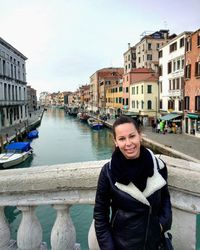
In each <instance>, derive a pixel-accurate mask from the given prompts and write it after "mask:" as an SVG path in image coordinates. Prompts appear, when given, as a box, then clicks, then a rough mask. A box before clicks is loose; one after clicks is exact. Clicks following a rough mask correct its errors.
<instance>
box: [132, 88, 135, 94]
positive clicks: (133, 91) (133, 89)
mask: <svg viewBox="0 0 200 250" xmlns="http://www.w3.org/2000/svg"><path fill="white" fill-rule="evenodd" d="M132 95H135V87H132Z"/></svg>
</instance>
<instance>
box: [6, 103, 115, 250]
mask: <svg viewBox="0 0 200 250" xmlns="http://www.w3.org/2000/svg"><path fill="white" fill-rule="evenodd" d="M38 131H39V137H38V138H37V139H34V140H33V141H32V142H31V146H32V147H33V150H34V155H33V157H32V158H31V159H29V160H28V161H26V162H24V163H23V164H21V165H19V166H17V167H20V168H27V167H35V166H44V165H55V164H63V163H70V162H83V161H92V160H103V159H109V158H110V156H111V153H112V150H113V143H112V134H111V130H110V129H107V128H104V129H102V130H99V131H95V130H92V129H91V128H90V127H89V126H88V125H87V123H83V122H80V121H79V120H78V118H74V117H71V116H69V115H67V114H65V112H64V110H62V109H56V108H52V109H48V110H47V111H46V112H45V113H44V115H43V119H42V122H41V125H40V126H39V127H38ZM5 213H6V217H7V219H8V221H9V223H10V226H11V232H12V238H14V239H16V233H17V228H18V226H19V223H20V220H21V214H20V213H19V211H18V210H17V209H16V207H7V208H6V211H5ZM92 213H93V207H92V206H91V205H74V206H72V207H71V209H70V214H71V217H72V220H73V222H74V225H75V228H76V241H77V243H80V244H81V249H82V250H88V244H87V234H88V230H89V227H90V224H91V221H92ZM36 214H37V216H38V218H39V220H40V223H41V225H42V228H43V241H45V242H47V244H48V249H50V233H51V229H52V227H53V223H54V221H55V216H56V214H55V210H54V209H53V208H52V207H51V206H39V207H37V209H36Z"/></svg>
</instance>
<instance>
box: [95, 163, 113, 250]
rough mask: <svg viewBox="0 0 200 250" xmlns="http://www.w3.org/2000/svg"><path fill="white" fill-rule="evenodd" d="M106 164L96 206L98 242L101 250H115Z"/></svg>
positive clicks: (101, 177) (100, 176)
mask: <svg viewBox="0 0 200 250" xmlns="http://www.w3.org/2000/svg"><path fill="white" fill-rule="evenodd" d="M107 167H108V164H106V165H105V166H104V167H103V168H102V170H101V173H100V175H99V180H98V184H97V192H96V198H95V206H94V220H95V231H96V236H97V241H98V243H99V247H100V249H101V250H108V249H109V250H114V249H115V248H114V243H113V239H112V235H111V231H110V223H109V222H110V219H109V218H110V202H111V197H110V182H109V179H108V176H107V169H106V168H107Z"/></svg>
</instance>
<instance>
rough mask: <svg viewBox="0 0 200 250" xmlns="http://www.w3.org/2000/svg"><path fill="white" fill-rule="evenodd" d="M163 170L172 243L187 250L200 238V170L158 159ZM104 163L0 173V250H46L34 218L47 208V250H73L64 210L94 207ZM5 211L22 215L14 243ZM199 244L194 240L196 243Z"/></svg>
mask: <svg viewBox="0 0 200 250" xmlns="http://www.w3.org/2000/svg"><path fill="white" fill-rule="evenodd" d="M161 157H162V158H163V159H164V160H165V161H166V163H167V165H168V172H169V187H170V193H171V199H172V204H173V228H172V233H173V241H174V245H175V249H176V250H179V249H181V250H190V249H191V250H192V249H195V247H196V246H197V244H198V243H197V239H198V238H200V235H199V234H200V228H198V226H197V224H198V223H197V221H199V220H198V219H197V217H198V214H199V213H200V164H198V163H192V162H189V161H185V160H180V159H177V158H172V157H168V156H161ZM105 162H107V160H105V161H91V162H82V163H71V164H62V165H54V166H41V167H32V168H27V169H25V168H23V169H9V170H1V175H0V250H8V249H9V250H15V249H18V250H45V249H47V246H46V244H45V243H44V242H42V228H41V225H40V221H39V220H38V218H37V216H36V214H35V208H36V207H37V206H39V205H47V204H50V205H52V206H53V208H54V209H55V210H56V214H57V216H56V219H55V222H54V225H53V228H52V231H51V235H50V236H49V238H50V242H51V249H52V250H75V249H80V248H81V246H80V245H79V244H78V243H76V230H75V228H74V225H73V221H72V219H71V217H70V212H69V207H70V206H72V205H74V204H94V198H95V190H96V184H97V179H98V175H99V172H100V169H101V167H102V166H103V164H104V163H105ZM5 206H16V207H17V208H18V209H19V210H20V211H21V212H22V219H21V222H20V225H19V228H18V231H17V239H16V240H13V239H11V236H10V229H9V225H8V224H7V221H6V219H5V215H4V207H5ZM198 242H199V240H198ZM89 246H90V249H91V250H94V249H98V245H97V244H96V241H95V234H94V231H93V228H92V227H91V229H90V233H89Z"/></svg>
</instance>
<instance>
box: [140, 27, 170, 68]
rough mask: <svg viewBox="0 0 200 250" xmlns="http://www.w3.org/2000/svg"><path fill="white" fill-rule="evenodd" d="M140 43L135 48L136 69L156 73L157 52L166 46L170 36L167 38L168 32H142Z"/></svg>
mask: <svg viewBox="0 0 200 250" xmlns="http://www.w3.org/2000/svg"><path fill="white" fill-rule="evenodd" d="M142 36H143V37H142V38H141V40H140V42H138V43H137V44H136V45H135V47H136V67H137V68H151V69H153V70H154V71H155V72H158V61H159V59H158V50H159V48H160V47H161V46H163V45H164V44H166V43H167V42H168V41H169V40H170V39H171V38H172V36H169V30H160V31H156V32H153V33H151V32H144V33H143V34H142Z"/></svg>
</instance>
